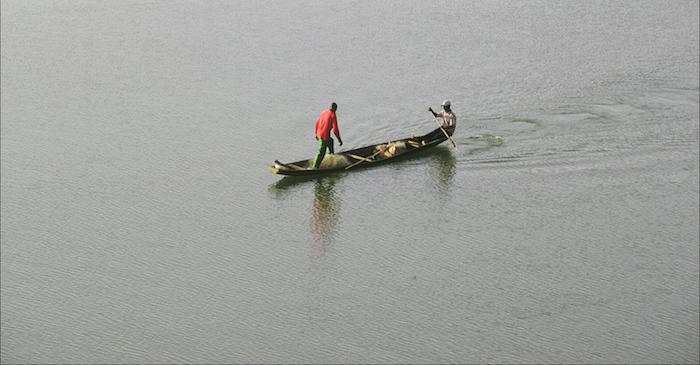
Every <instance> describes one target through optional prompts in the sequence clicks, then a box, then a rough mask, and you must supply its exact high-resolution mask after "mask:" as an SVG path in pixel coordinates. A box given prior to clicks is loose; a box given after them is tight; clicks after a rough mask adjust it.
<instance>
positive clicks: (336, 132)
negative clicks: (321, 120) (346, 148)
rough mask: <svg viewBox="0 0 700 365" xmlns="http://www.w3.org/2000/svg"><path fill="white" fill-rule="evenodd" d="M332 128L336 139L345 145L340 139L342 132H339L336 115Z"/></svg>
mask: <svg viewBox="0 0 700 365" xmlns="http://www.w3.org/2000/svg"><path fill="white" fill-rule="evenodd" d="M331 126H332V127H333V133H334V134H335V137H336V138H338V144H339V145H341V146H342V145H343V139H342V138H340V131H339V130H338V118H337V117H336V116H335V115H334V116H333V120H332V124H331Z"/></svg>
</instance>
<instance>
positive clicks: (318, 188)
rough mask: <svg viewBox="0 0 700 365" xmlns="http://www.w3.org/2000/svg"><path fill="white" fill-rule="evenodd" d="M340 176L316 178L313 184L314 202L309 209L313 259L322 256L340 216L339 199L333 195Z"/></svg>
mask: <svg viewBox="0 0 700 365" xmlns="http://www.w3.org/2000/svg"><path fill="white" fill-rule="evenodd" d="M339 179H340V176H337V175H336V176H325V177H321V178H317V179H316V181H315V183H314V202H313V205H312V207H311V236H312V237H313V240H314V246H313V251H314V252H315V254H314V256H315V257H320V256H323V255H324V254H325V252H326V246H327V245H328V244H329V243H330V241H331V239H332V237H333V233H334V232H335V227H336V225H337V223H338V220H339V217H340V214H339V211H340V199H338V198H337V197H336V194H335V190H334V189H335V184H336V182H337V181H338V180H339Z"/></svg>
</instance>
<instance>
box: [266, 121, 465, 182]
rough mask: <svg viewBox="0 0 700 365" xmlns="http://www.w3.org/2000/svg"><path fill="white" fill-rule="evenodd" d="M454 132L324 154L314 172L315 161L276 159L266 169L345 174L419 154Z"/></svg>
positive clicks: (300, 173) (438, 131) (439, 130)
mask: <svg viewBox="0 0 700 365" xmlns="http://www.w3.org/2000/svg"><path fill="white" fill-rule="evenodd" d="M452 133H454V127H453V128H447V129H443V128H437V129H435V130H433V131H432V132H430V133H427V134H425V135H422V136H417V137H413V136H411V137H409V138H404V139H399V140H395V141H389V142H386V143H379V144H374V145H369V146H365V147H360V148H355V149H352V150H348V151H342V152H338V153H335V154H329V155H325V156H324V157H323V160H322V161H321V165H320V166H319V168H317V169H314V168H313V164H314V158H310V159H306V160H300V161H295V162H288V163H282V162H280V161H278V160H275V164H274V165H272V166H270V167H269V170H270V172H271V173H273V174H279V175H290V176H312V175H318V174H323V173H328V172H336V171H345V170H351V169H355V168H361V167H367V166H374V165H378V164H382V163H386V162H389V161H392V160H395V159H396V158H397V157H399V156H407V155H412V154H415V153H417V152H419V151H423V150H426V149H429V148H431V147H434V146H437V145H439V144H440V143H442V142H444V141H446V140H447V139H448V135H449V136H451V135H452Z"/></svg>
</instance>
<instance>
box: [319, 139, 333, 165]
mask: <svg viewBox="0 0 700 365" xmlns="http://www.w3.org/2000/svg"><path fill="white" fill-rule="evenodd" d="M326 149H328V152H330V154H331V155H332V154H333V139H332V138H331V139H328V140H325V139H320V138H319V139H318V153H317V154H316V160H315V161H314V168H315V169H317V168H319V166H321V162H322V161H323V157H325V156H326Z"/></svg>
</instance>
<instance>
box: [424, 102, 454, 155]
mask: <svg viewBox="0 0 700 365" xmlns="http://www.w3.org/2000/svg"><path fill="white" fill-rule="evenodd" d="M428 112H429V113H430V114H431V115H432V116H433V119H435V123H437V125H438V127H439V128H440V130H441V131H442V133H445V137H447V139H449V140H450V142H451V143H452V147H454V148H457V144H456V143H455V141H453V140H452V137H450V135H449V134H447V132H446V131H445V128H442V125H440V122H439V121H438V119H437V117H436V116H435V114H433V111H432V110H428Z"/></svg>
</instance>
